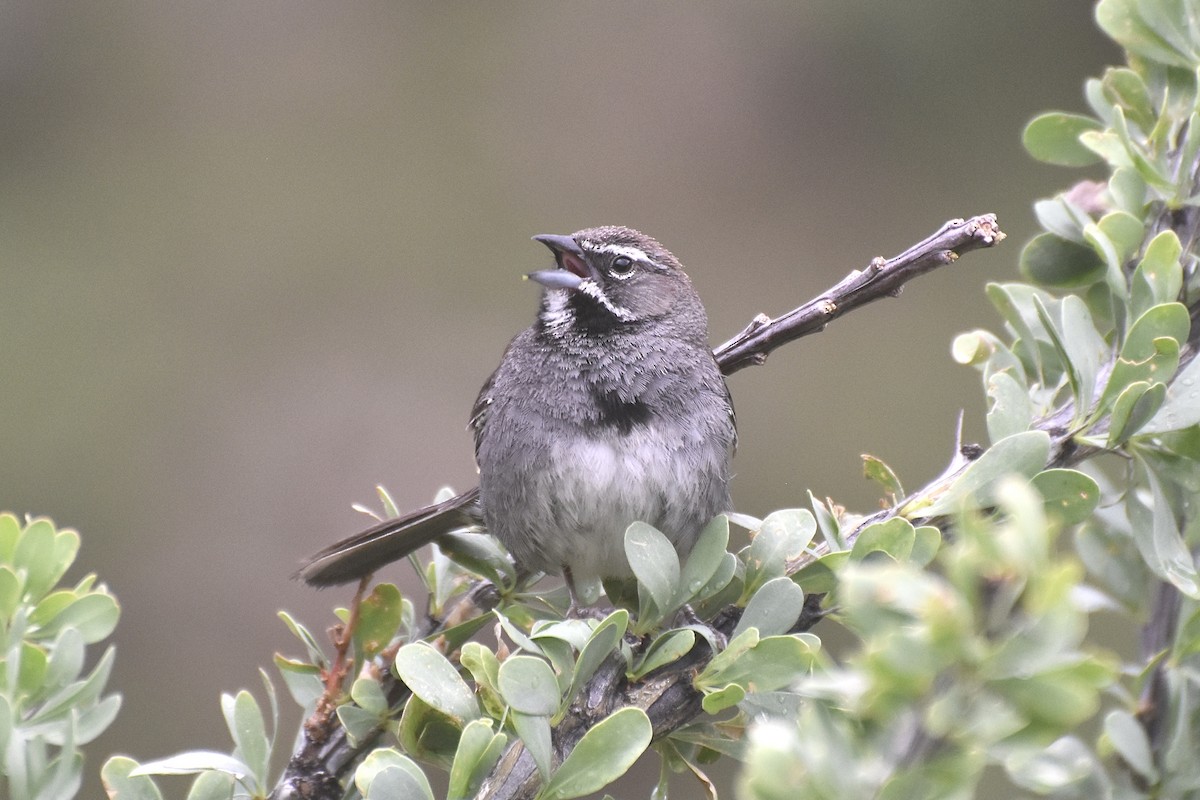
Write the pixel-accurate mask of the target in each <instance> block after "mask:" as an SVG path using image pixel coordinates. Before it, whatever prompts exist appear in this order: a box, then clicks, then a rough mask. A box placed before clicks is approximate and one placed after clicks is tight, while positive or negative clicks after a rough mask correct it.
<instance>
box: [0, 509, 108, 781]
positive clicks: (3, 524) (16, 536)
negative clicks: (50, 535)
mask: <svg viewBox="0 0 1200 800" xmlns="http://www.w3.org/2000/svg"><path fill="white" fill-rule="evenodd" d="M21 530H22V529H21V521H20V520H18V519H17V518H16V516H14V515H13V514H10V513H9V512H7V511H5V512H4V513H2V514H0V564H12V563H13V553H15V552H16V550H17V542H18V541H20V539H21ZM111 760H114V761H115V760H117V759H111Z"/></svg>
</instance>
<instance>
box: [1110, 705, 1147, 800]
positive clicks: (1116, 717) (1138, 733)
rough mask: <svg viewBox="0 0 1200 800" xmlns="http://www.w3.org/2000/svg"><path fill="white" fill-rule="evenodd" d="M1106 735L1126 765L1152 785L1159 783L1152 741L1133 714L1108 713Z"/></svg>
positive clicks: (1118, 711) (1121, 712) (1124, 712)
mask: <svg viewBox="0 0 1200 800" xmlns="http://www.w3.org/2000/svg"><path fill="white" fill-rule="evenodd" d="M1104 735H1105V736H1107V737H1108V740H1109V741H1110V742H1112V745H1113V747H1114V748H1116V751H1117V752H1118V753H1120V754H1121V758H1123V759H1124V760H1125V763H1126V764H1128V765H1129V766H1131V767H1133V768H1134V769H1135V770H1136V771H1137V772H1138V774H1140V775H1141V776H1142V777H1143V778H1145V779H1146V780H1147V781H1148V782H1149V783H1150V784H1156V783H1158V769H1157V768H1155V766H1154V755H1153V753H1151V752H1150V739H1149V738H1148V737H1147V736H1146V729H1145V728H1143V727H1142V725H1141V723H1140V722H1138V721H1137V720H1136V719H1134V717H1133V715H1132V714H1130V713H1129V712H1128V711H1122V710H1116V711H1110V712H1108V714H1107V715H1106V716H1105V717H1104Z"/></svg>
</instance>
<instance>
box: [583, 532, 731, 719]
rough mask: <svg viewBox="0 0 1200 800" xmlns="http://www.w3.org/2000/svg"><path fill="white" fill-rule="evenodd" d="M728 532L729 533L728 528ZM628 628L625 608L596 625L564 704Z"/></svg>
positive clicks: (601, 662)
mask: <svg viewBox="0 0 1200 800" xmlns="http://www.w3.org/2000/svg"><path fill="white" fill-rule="evenodd" d="M726 532H727V533H728V529H726ZM628 629H629V612H628V611H625V610H624V609H618V610H617V611H614V612H613V613H611V614H609V615H608V616H607V617H605V618H604V619H603V620H602V621H601V622H600V624H599V625H597V626H596V630H594V631H592V635H591V636H590V637H589V638H588V640H587V643H586V644H584V646H583V649H582V650H580V651H579V658H577V659H576V660H575V672H574V674H573V675H572V676H571V685H570V688H569V689H567V693H566V695H565V696H564V698H563V703H564V704H566V703H570V702H571V701H572V700H574V699H575V695H576V694H577V693H578V692H579V690H580V689H581V688H582V687H583V685H584V684H585V683H587V682H588V680H589V679H590V678H591V677H592V675H594V674H595V672H596V670H597V669H598V668H599V667H600V665H601V664H603V663H604V659H606V658H608V656H609V654H610V653H612V652H613V651H614V650H616V648H617V645H618V644H619V643H620V641H621V637H622V636H624V635H625V631H626V630H628Z"/></svg>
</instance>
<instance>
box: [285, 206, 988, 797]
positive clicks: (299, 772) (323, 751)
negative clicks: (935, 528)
mask: <svg viewBox="0 0 1200 800" xmlns="http://www.w3.org/2000/svg"><path fill="white" fill-rule="evenodd" d="M1003 238H1004V233H1003V232H1002V231H1001V230H1000V229H999V227H997V224H996V217H995V215H993V214H984V215H982V216H978V217H972V218H970V219H967V220H951V221H949V222H947V223H946V224H944V225H943V226H942V227H941V228H940V229H939V230H938V231H937V232H936V233H934V234H933V235H932V236H930V237H928V238H927V239H925V240H923V241H921V242H919V243H917V244H915V245H913V246H912V247H910V248H909V249H908V250H906V251H904V252H903V253H901V254H900V255H898V256H895V257H894V258H891V259H886V260H885V259H882V258H877V259H875V260H874V261H872V262H871V264H869V265H868V266H867V267H866V268H865V269H863V270H855V271H854V272H852V273H850V274H849V275H847V276H846V277H845V278H844V279H842V280H841V281H840V282H839V283H837V284H836V285H835V286H833V287H831V288H830V289H828V290H827V291H825V292H824V293H822V294H821V295H820V296H818V297H816V298H814V299H813V300H810V301H809V302H807V303H805V304H804V305H801V306H799V307H798V308H795V309H793V310H792V311H789V312H787V313H786V314H783V315H781V316H779V317H778V318H776V319H771V318H769V317H767V316H765V315H759V316H758V317H756V318H755V319H754V320H753V321H751V323H750V324H749V325H747V326H746V328H745V329H744V330H742V331H741V332H740V333H738V334H737V335H736V336H734V337H733V338H732V339H730V340H729V341H728V342H726V343H724V344H722V345H721V346H720V347H718V348H716V349H715V350H714V353H713V354H714V356H715V357H716V359H717V363H718V364H720V366H721V371H722V372H723V373H725V374H726V375H730V374H732V373H734V372H737V371H738V370H741V369H743V368H745V367H749V366H756V365H760V364H762V363H764V362H765V361H766V358H767V355H768V354H770V353H771V352H772V351H774V350H775V349H776V348H778V347H780V346H781V345H783V344H786V343H787V342H790V341H794V340H795V339H799V338H801V337H803V336H807V335H809V334H812V333H819V332H820V331H822V330H824V329H825V326H826V325H828V324H829V323H830V322H832V321H833V320H835V319H837V318H838V317H840V316H842V315H843V314H846V313H849V312H850V311H853V310H855V309H857V308H861V307H862V306H864V305H866V304H868V303H870V302H873V301H875V300H878V299H880V298H883V297H895V296H896V295H898V294H899V293H900V290H901V288H902V287H903V286H904V284H905V283H907V282H908V281H910V280H912V279H913V278H916V277H918V276H920V275H923V274H925V273H926V272H929V271H931V270H934V269H936V268H938V267H942V266H945V265H947V264H951V263H953V262H954V261H956V260H957V259H958V257H959V256H961V255H963V254H965V253H968V252H971V251H972V250H978V249H981V248H985V247H991V246H992V245H994V244H996V243H998V242H1000V241H1001V240H1002V239H1003ZM472 491H474V490H472ZM881 513H882V514H884V515H887V514H889V513H892V514H894V513H895V512H894V511H892V512H881ZM874 519H875V518H874V517H873V518H871V520H870V521H874ZM866 524H868V523H867V522H864V523H863V526H862V527H865V525H866ZM860 529H861V528H860ZM855 535H856V532H851V533H850V534H849V540H850V541H852V540H853V538H854V537H855ZM789 566H791V567H792V568H793V569H798V568H799V567H800V566H802V564H796V565H789ZM495 603H496V597H495V595H494V590H492V589H491V587H490V585H488V584H486V583H480V584H477V585H476V586H475V587H474V588H473V589H472V590H471V592H469V593H468V595H467V596H466V597H464V599H463V600H462V601H460V604H459V606H458V607H457V608H456V609H455V610H454V614H453V616H454V617H456V618H458V619H460V620H461V619H462V618H463V617H464V616H473V615H476V614H480V613H486V612H487V611H488V610H489V609H490V608H492V607H494V606H495ZM819 603H820V597H819V596H812V597H810V598H808V602H807V603H806V606H805V611H804V614H803V615H802V617H801V619H799V620H798V621H797V623H796V625H795V627H794V628H793V630H794V631H803V630H808V629H809V628H811V627H812V626H813V625H815V624H816V622H817V621H818V620H820V618H821V616H822V613H821V610H820V605H819ZM739 616H740V611H739V610H738V609H736V608H733V607H730V608H728V609H725V610H723V611H722V612H719V613H718V614H717V617H716V618H715V619H714V620H713V628H714V630H717V631H720V632H721V633H723V634H725V635H726V636H728V635H729V634H730V633H731V632H732V631H733V628H734V626H735V625H736V624H737V620H738V617H739ZM445 628H446V626H445V624H444V623H443V622H440V621H436V620H432V621H430V623H429V624H428V625H427V626H425V628H424V629H422V630H421V631H420V632H419V633H420V634H421V638H429V637H433V636H436V635H438V634H439V633H440V632H441V631H443V630H445ZM711 657H712V653H711V651H710V650H709V649H708V647H707V646H706V645H698V646H697V647H696V648H694V649H693V651H692V652H691V653H690V654H689V655H688V656H687V657H685V658H683V659H680V660H678V661H676V662H674V663H673V664H672V665H671V666H670V668H669V669H665V670H661V671H659V672H656V673H654V674H652V675H650V676H648V677H647V678H645V679H643V680H641V681H638V682H636V683H633V684H631V683H629V681H628V680H627V679H626V676H625V670H624V665H623V663H621V662H619V661H618V660H617V659H615V658H613V659H610V660H609V661H608V662H606V664H605V665H604V666H602V667H601V669H599V670H597V672H596V674H595V675H594V676H593V677H592V679H591V680H590V681H589V682H588V684H587V685H586V686H585V687H584V688H583V690H582V691H581V692H580V695H579V696H580V700H579V701H577V707H576V708H575V709H573V710H574V711H575V712H576V713H573V714H570V715H568V716H567V717H566V718H565V719H564V721H563V723H562V724H560V725H559V726H558V727H557V728H556V729H555V733H554V735H555V748H556V749H557V751H558V752H559V754H560V755H562V756H565V754H566V753H569V752H570V751H571V750H572V749H573V748H574V746H575V744H576V743H577V742H578V741H579V739H580V738H581V737H582V736H583V734H584V733H585V732H586V731H587V730H588V729H589V728H590V727H591V726H592V725H593V724H595V723H596V722H598V721H599V720H601V719H603V718H604V717H606V716H607V715H608V714H609V713H611V712H612V711H613V710H614V709H616V708H619V707H622V706H637V707H639V708H642V709H643V710H645V711H646V713H647V715H648V716H649V718H650V722H651V724H652V725H653V729H654V738H655V739H658V738H660V737H662V736H665V735H667V734H669V733H671V732H672V731H674V730H677V729H678V728H680V727H681V726H683V725H684V724H686V723H688V722H690V721H691V720H693V719H695V718H696V717H697V716H699V715H700V714H701V713H702V710H701V706H700V701H701V699H702V698H701V694H700V693H699V692H698V691H697V690H696V689H695V688H693V686H692V680H691V679H692V676H694V675H695V674H696V673H697V672H698V671H700V670H702V669H703V668H704V666H705V665H706V664H707V663H708V660H709V659H710V658H711ZM380 680H381V682H382V683H383V685H384V691H385V692H386V693H387V695H388V700H389V702H390V703H391V704H392V706H393V707H397V706H399V705H401V704H402V703H403V702H405V701H406V699H407V697H408V696H409V694H410V692H409V690H408V687H406V686H405V685H404V684H403V683H401V682H400V681H399V680H397V679H396V678H394V677H393V676H392V675H391V673H390V671H388V670H382V671H381V674H380ZM322 719H323V720H324V723H325V725H326V726H328V727H321V726H318V725H314V724H313V723H314V720H310V721H309V724H308V725H306V726H305V728H304V734H303V737H302V740H301V743H300V745H299V747H298V748H297V750H296V752H295V754H294V755H293V756H292V759H291V761H290V762H289V763H288V766H287V768H286V770H285V772H284V774H283V777H282V778H281V779H280V781H279V783H278V784H277V785H276V787H275V789H274V791H273V792H272V793H271V797H272V798H273V799H274V800H295V799H296V798H305V799H306V800H337V798H340V797H341V796H342V795H341V792H342V790H341V788H340V780H341V779H343V778H344V777H346V776H347V775H348V774H349V773H350V771H351V769H352V768H353V766H354V764H355V763H356V762H357V759H358V758H359V757H360V756H362V755H364V754H365V753H367V752H369V751H370V750H371V749H372V748H373V747H374V746H375V742H376V741H377V739H378V737H379V735H381V734H382V730H380V731H379V732H378V733H377V734H376V736H374V737H367V738H365V739H363V740H360V741H359V742H357V744H356V745H352V744H351V743H350V742H349V740H348V739H347V738H346V735H345V731H344V730H342V728H341V726H340V725H339V724H338V723H337V720H336V716H334V715H327V716H323V717H322ZM537 789H538V776H537V771H536V768H535V766H534V764H533V760H532V758H531V757H530V756H529V755H528V753H527V752H525V750H524V748H523V747H522V746H521V744H520V742H519V741H518V742H516V743H514V744H513V745H512V746H511V747H510V749H509V751H508V752H507V753H506V754H505V756H504V758H503V759H502V760H501V761H500V763H499V764H498V765H497V767H496V769H495V770H493V773H492V775H491V776H490V777H489V780H488V782H487V784H486V785H485V786H484V788H483V790H482V792H481V793H480V795H479V796H480V797H481V798H490V800H519V799H520V798H532V797H533V796H534V795H535V794H536V792H537Z"/></svg>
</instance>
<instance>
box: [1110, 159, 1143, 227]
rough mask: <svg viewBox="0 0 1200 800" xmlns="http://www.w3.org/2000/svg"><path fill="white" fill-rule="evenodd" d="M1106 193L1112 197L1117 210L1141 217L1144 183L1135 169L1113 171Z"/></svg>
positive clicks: (1126, 168)
mask: <svg viewBox="0 0 1200 800" xmlns="http://www.w3.org/2000/svg"><path fill="white" fill-rule="evenodd" d="M1108 193H1109V194H1110V195H1112V198H1113V201H1114V202H1115V203H1116V206H1117V208H1119V209H1121V210H1122V211H1124V212H1126V213H1128V214H1132V215H1133V216H1135V217H1142V216H1144V214H1145V210H1146V182H1145V181H1144V180H1142V176H1141V175H1139V174H1138V173H1137V170H1135V169H1129V168H1128V167H1122V168H1120V169H1117V170H1114V171H1113V174H1112V177H1111V178H1109V179H1108Z"/></svg>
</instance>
